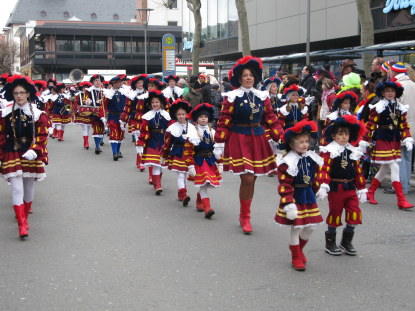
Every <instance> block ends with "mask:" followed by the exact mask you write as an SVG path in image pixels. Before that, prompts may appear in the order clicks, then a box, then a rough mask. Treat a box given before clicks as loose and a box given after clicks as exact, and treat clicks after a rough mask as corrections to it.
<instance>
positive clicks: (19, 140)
mask: <svg viewBox="0 0 415 311" xmlns="http://www.w3.org/2000/svg"><path fill="white" fill-rule="evenodd" d="M8 140H9V141H11V142H13V141H14V139H13V138H12V137H10V138H9V139H8ZM16 140H17V141H18V142H19V143H23V144H25V143H30V142H32V137H30V138H27V137H17V138H16Z"/></svg>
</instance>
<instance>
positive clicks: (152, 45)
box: [148, 41, 161, 53]
mask: <svg viewBox="0 0 415 311" xmlns="http://www.w3.org/2000/svg"><path fill="white" fill-rule="evenodd" d="M148 50H149V52H150V53H161V42H158V41H157V42H149V48H148Z"/></svg>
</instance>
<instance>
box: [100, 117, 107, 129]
mask: <svg viewBox="0 0 415 311" xmlns="http://www.w3.org/2000/svg"><path fill="white" fill-rule="evenodd" d="M101 121H102V123H104V127H107V119H105V118H104V117H102V118H101Z"/></svg>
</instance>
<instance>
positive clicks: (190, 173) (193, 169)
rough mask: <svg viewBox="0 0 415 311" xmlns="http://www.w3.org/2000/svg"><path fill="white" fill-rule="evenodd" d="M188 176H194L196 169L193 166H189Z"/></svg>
mask: <svg viewBox="0 0 415 311" xmlns="http://www.w3.org/2000/svg"><path fill="white" fill-rule="evenodd" d="M187 170H188V172H189V175H190V176H192V177H193V176H196V169H195V166H194V165H189V167H188V168H187Z"/></svg>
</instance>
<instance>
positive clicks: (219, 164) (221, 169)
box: [216, 163, 223, 174]
mask: <svg viewBox="0 0 415 311" xmlns="http://www.w3.org/2000/svg"><path fill="white" fill-rule="evenodd" d="M216 166H217V167H218V172H219V174H222V173H223V163H217V164H216Z"/></svg>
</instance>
